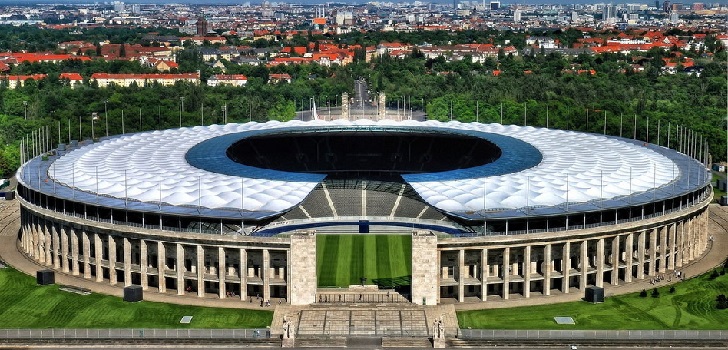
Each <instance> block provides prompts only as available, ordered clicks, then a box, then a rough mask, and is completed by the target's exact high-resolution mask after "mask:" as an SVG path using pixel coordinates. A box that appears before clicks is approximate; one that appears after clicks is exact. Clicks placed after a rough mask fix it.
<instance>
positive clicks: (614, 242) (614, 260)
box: [610, 236, 627, 286]
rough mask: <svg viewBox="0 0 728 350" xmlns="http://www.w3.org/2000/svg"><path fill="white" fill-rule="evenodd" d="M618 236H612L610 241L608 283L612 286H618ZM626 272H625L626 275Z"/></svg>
mask: <svg viewBox="0 0 728 350" xmlns="http://www.w3.org/2000/svg"><path fill="white" fill-rule="evenodd" d="M620 255H621V252H620V251H619V236H614V239H613V240H612V281H611V282H610V283H611V284H612V285H613V286H616V285H618V284H619V256H620ZM626 272H627V271H625V273H626Z"/></svg>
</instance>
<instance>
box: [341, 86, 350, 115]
mask: <svg viewBox="0 0 728 350" xmlns="http://www.w3.org/2000/svg"><path fill="white" fill-rule="evenodd" d="M341 119H349V94H348V93H346V92H344V93H342V94H341Z"/></svg>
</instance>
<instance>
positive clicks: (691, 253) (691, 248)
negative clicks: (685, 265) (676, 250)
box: [688, 218, 696, 261]
mask: <svg viewBox="0 0 728 350" xmlns="http://www.w3.org/2000/svg"><path fill="white" fill-rule="evenodd" d="M694 223H695V219H694V218H690V219H688V237H690V239H689V240H688V242H690V243H689V244H688V261H693V260H695V245H696V243H695V241H696V239H695V225H694Z"/></svg>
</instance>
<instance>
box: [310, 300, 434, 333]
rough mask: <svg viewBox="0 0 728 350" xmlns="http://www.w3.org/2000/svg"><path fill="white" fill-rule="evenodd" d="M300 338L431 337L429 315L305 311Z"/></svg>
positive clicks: (388, 311) (393, 311)
mask: <svg viewBox="0 0 728 350" xmlns="http://www.w3.org/2000/svg"><path fill="white" fill-rule="evenodd" d="M298 335H299V336H317V335H326V336H354V337H360V336H377V337H383V336H405V337H407V336H410V337H414V336H428V335H429V331H428V327H427V320H426V317H425V311H424V310H423V309H419V310H415V309H413V310H398V309H394V308H383V309H377V308H374V307H368V308H366V309H357V308H352V309H334V308H325V309H320V310H317V309H313V308H310V309H305V310H302V311H301V312H300V317H299V325H298Z"/></svg>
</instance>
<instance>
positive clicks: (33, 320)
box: [0, 268, 273, 328]
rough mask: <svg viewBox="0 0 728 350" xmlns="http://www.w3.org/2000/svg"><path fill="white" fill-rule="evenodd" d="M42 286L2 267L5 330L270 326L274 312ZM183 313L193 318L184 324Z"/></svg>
mask: <svg viewBox="0 0 728 350" xmlns="http://www.w3.org/2000/svg"><path fill="white" fill-rule="evenodd" d="M59 288H60V287H59V286H58V285H49V286H39V285H37V284H36V280H35V278H33V277H31V276H28V275H25V274H23V273H22V272H19V271H17V270H14V269H11V268H4V269H0V328H265V327H267V326H269V325H270V324H271V321H272V319H273V312H271V311H258V310H244V309H224V308H209V307H199V306H187V305H175V304H164V303H154V302H149V301H142V302H138V303H129V302H124V301H123V300H122V299H121V298H119V297H114V296H108V295H103V294H96V293H93V294H91V295H80V294H76V293H69V292H65V291H61V290H59ZM182 316H193V319H192V322H191V323H189V324H180V323H179V321H180V319H181V318H182Z"/></svg>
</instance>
